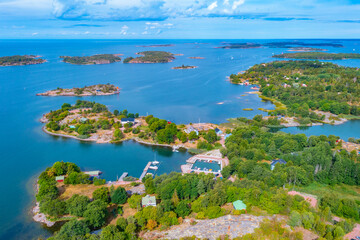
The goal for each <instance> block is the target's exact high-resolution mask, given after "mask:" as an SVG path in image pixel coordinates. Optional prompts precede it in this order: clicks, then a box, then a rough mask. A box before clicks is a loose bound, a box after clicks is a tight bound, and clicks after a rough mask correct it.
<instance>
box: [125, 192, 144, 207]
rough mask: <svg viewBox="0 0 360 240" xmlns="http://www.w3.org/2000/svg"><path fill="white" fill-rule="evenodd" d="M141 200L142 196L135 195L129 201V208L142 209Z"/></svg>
mask: <svg viewBox="0 0 360 240" xmlns="http://www.w3.org/2000/svg"><path fill="white" fill-rule="evenodd" d="M141 199H142V196H141V195H138V194H133V195H131V197H130V198H129V199H128V203H129V206H130V207H131V208H134V209H140V208H141Z"/></svg>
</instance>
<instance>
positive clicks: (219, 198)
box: [36, 115, 360, 240]
mask: <svg viewBox="0 0 360 240" xmlns="http://www.w3.org/2000/svg"><path fill="white" fill-rule="evenodd" d="M151 119H152V118H151ZM274 119H276V118H274ZM232 124H233V125H232V129H231V134H230V136H229V137H228V138H227V139H226V141H225V146H224V147H222V148H221V153H222V154H223V156H224V157H227V158H228V159H229V161H230V164H229V165H228V166H226V167H225V168H224V169H223V170H222V176H223V178H219V177H216V176H215V175H214V174H207V175H205V174H203V173H202V174H196V173H187V174H181V173H175V172H173V173H170V174H168V175H167V174H164V175H160V176H155V178H153V176H150V175H148V176H146V177H145V178H143V179H142V181H139V180H136V179H133V180H131V181H132V182H131V181H130V182H129V181H128V182H124V183H122V184H120V185H116V184H113V183H106V182H105V180H102V179H99V178H98V177H96V178H91V177H90V176H89V175H88V174H86V173H84V172H81V171H80V168H79V167H78V166H76V165H75V164H73V163H68V162H56V163H55V164H54V165H53V166H52V167H49V168H47V169H46V170H45V171H44V172H43V173H42V174H41V175H40V176H39V180H38V185H39V191H38V193H37V195H36V199H37V201H38V202H39V206H40V211H41V212H42V213H44V214H46V216H47V218H48V219H50V220H54V221H56V220H65V221H67V222H66V223H65V224H64V225H63V226H62V227H61V228H60V230H59V231H58V232H56V233H55V234H54V236H53V237H51V238H50V239H51V240H58V239H59V240H60V239H61V240H63V239H74V238H75V239H92V240H95V239H100V240H102V239H104V240H105V239H138V238H141V239H154V238H158V237H160V238H161V237H162V238H171V236H174V235H175V234H178V235H176V237H175V238H183V237H191V236H192V235H195V234H194V232H192V231H193V228H192V226H195V225H196V226H198V227H196V233H199V231H200V232H203V233H204V234H206V233H208V232H209V231H211V233H213V234H215V235H212V236H211V237H220V236H221V235H222V234H223V237H224V236H226V235H227V234H232V235H230V236H231V237H232V238H235V237H237V239H241V240H242V239H243V240H248V239H251V240H255V239H279V237H282V239H289V240H290V239H303V237H304V235H306V236H309V234H310V235H311V236H312V237H313V238H312V239H317V238H324V239H343V237H344V236H345V234H347V233H350V232H351V231H353V229H354V227H356V228H359V224H358V223H357V222H359V220H360V216H359V212H360V195H359V194H358V191H359V184H360V179H359V177H358V176H359V175H360V163H359V162H360V157H359V155H357V153H356V151H352V152H348V151H346V150H344V149H343V148H342V145H341V142H340V141H338V139H339V138H338V137H336V136H333V135H330V136H324V135H322V136H311V137H306V136H305V135H304V134H296V135H293V134H286V133H282V132H278V133H272V132H270V131H269V129H268V128H267V127H266V126H267V125H268V124H269V122H268V121H267V120H266V121H265V120H264V119H263V118H262V116H261V115H258V116H256V117H254V118H253V119H246V118H237V119H236V120H234V121H233V122H232ZM170 125H171V124H168V126H170ZM59 180H60V181H59ZM140 186H143V187H144V190H140V191H139V190H135V189H136V188H137V187H140ZM148 199H152V200H151V202H150V203H149V200H148ZM239 201H240V203H241V204H242V205H241V207H240V208H238V209H236V208H235V203H236V202H239ZM225 215H227V217H226V219H232V221H233V222H234V223H235V224H238V223H239V222H237V221H235V219H238V218H241V219H242V220H240V221H241V222H243V223H246V224H247V226H250V225H251V226H252V227H251V228H250V229H251V231H249V232H247V234H246V235H245V234H241V233H239V235H234V231H232V233H229V232H228V231H227V229H228V227H229V225H228V224H230V223H227V222H224V218H221V217H222V216H225ZM211 219H212V220H211ZM255 219H260V220H256V221H255ZM210 220H211V221H212V229H209V227H208V226H209V225H208V224H201V223H202V222H203V221H210ZM257 221H260V222H261V223H260V224H259V223H257ZM224 224H225V226H223V225H224ZM174 225H179V227H180V228H182V229H183V230H182V231H180V232H178V231H176V228H172V227H171V226H174ZM285 225H288V226H290V227H284V226H285ZM201 226H202V227H201ZM100 228H101V229H102V231H101V232H99V233H97V232H94V230H98V229H100ZM255 228H257V229H255ZM222 229H225V231H224V232H222V231H223V230H222ZM236 229H238V230H240V232H241V227H240V228H239V227H237V228H234V230H236ZM154 230H156V231H154ZM220 230H221V231H220ZM194 231H195V230H194ZM236 233H237V232H236Z"/></svg>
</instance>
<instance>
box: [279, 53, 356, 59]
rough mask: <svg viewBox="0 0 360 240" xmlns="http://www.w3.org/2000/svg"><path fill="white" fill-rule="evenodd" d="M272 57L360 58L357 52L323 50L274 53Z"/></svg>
mask: <svg viewBox="0 0 360 240" xmlns="http://www.w3.org/2000/svg"><path fill="white" fill-rule="evenodd" d="M273 57H274V58H294V59H317V60H343V59H360V54H359V53H324V52H296V53H283V54H278V55H274V56H273Z"/></svg>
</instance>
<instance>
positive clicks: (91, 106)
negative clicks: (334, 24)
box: [40, 100, 226, 153]
mask: <svg viewBox="0 0 360 240" xmlns="http://www.w3.org/2000/svg"><path fill="white" fill-rule="evenodd" d="M40 121H41V122H43V123H46V125H45V126H44V127H43V130H44V131H45V132H46V133H48V134H50V135H54V136H61V137H68V138H74V139H77V140H81V141H92V142H96V143H118V142H122V141H126V140H135V141H137V142H140V143H142V144H149V145H158V146H167V147H172V148H174V149H175V150H176V149H179V148H184V149H189V150H190V151H192V152H196V153H198V152H201V151H203V150H212V149H216V148H219V147H221V146H222V144H221V142H222V143H223V142H224V137H225V135H224V133H225V132H226V129H224V128H222V127H220V126H218V125H216V124H210V123H194V124H188V125H184V124H181V125H176V124H175V123H172V122H170V121H167V120H165V119H159V118H156V117H154V116H153V115H148V116H146V117H141V116H139V114H138V113H135V114H134V113H129V112H128V111H127V110H122V111H119V110H114V111H113V112H112V113H111V112H110V111H109V110H108V108H107V107H106V106H105V105H103V104H100V103H95V102H89V101H84V100H77V101H76V103H75V104H74V105H71V104H69V103H64V104H63V105H62V107H61V109H58V110H55V111H51V112H49V113H47V114H44V116H43V117H42V118H41V120H40Z"/></svg>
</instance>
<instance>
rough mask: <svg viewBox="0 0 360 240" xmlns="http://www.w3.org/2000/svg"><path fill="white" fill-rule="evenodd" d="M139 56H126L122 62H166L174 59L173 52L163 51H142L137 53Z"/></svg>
mask: <svg viewBox="0 0 360 240" xmlns="http://www.w3.org/2000/svg"><path fill="white" fill-rule="evenodd" d="M137 54H138V55H143V56H141V57H136V58H133V57H127V58H125V59H124V63H168V62H171V61H172V60H173V59H175V57H174V54H172V53H170V52H164V51H144V52H139V53H137Z"/></svg>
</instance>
